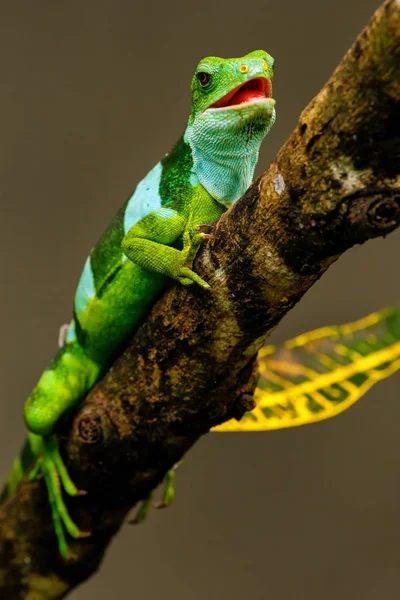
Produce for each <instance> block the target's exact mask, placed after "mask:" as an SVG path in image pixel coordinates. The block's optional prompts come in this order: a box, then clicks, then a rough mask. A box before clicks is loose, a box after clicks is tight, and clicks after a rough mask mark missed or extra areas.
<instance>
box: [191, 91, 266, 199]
mask: <svg viewBox="0 0 400 600" xmlns="http://www.w3.org/2000/svg"><path fill="white" fill-rule="evenodd" d="M274 106H275V101H274V100H272V98H265V99H262V100H260V101H258V102H248V103H243V104H240V105H237V106H234V107H229V108H210V109H208V110H205V111H204V112H202V113H201V114H199V115H197V116H196V117H195V118H194V119H193V118H191V119H190V120H189V123H188V126H187V128H186V131H185V138H184V139H185V141H186V142H188V143H189V145H190V147H191V150H192V156H193V170H194V171H195V173H196V175H197V177H198V178H199V181H200V183H201V184H202V185H203V186H204V187H205V189H206V190H207V191H208V193H209V194H211V196H213V198H215V199H216V200H217V201H218V202H220V203H221V204H223V205H224V206H226V207H229V206H231V205H232V204H233V203H234V202H236V200H238V199H239V198H240V197H241V196H242V195H243V194H244V192H245V191H246V190H247V189H248V187H249V186H250V185H251V182H252V180H253V174H254V169H255V166H256V164H257V160H258V153H259V149H260V145H261V142H262V140H263V139H264V137H265V136H266V134H267V133H268V131H269V130H270V128H271V127H272V125H273V123H274V121H275V108H274Z"/></svg>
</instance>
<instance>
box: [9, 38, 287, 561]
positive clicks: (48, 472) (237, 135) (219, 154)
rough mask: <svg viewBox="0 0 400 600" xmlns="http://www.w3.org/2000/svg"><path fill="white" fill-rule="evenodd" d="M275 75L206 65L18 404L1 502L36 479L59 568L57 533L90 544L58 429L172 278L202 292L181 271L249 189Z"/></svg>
mask: <svg viewBox="0 0 400 600" xmlns="http://www.w3.org/2000/svg"><path fill="white" fill-rule="evenodd" d="M272 77H273V59H272V57H271V56H269V55H268V54H267V53H266V52H264V51H262V50H257V51H255V52H251V53H250V54H247V55H246V56H244V57H241V58H231V59H222V58H218V57H208V58H205V59H203V60H202V61H201V62H200V63H199V65H198V67H197V69H196V72H195V74H194V76H193V80H192V86H191V90H192V111H191V115H190V118H189V121H188V124H187V127H186V129H185V132H184V134H183V135H182V137H181V138H180V139H179V140H178V142H177V144H176V145H175V147H174V148H173V149H172V150H171V152H170V153H169V154H167V155H166V156H165V158H164V159H163V160H161V162H159V163H157V165H156V166H155V167H154V168H153V169H152V170H151V171H150V172H149V173H148V175H147V176H146V177H145V178H144V179H143V180H142V181H141V182H140V183H139V184H138V186H137V187H136V189H135V191H134V193H133V195H132V196H131V197H130V198H129V199H128V200H127V202H125V204H124V205H123V206H122V208H121V209H120V210H119V212H118V213H117V214H116V216H115V218H114V220H113V221H112V223H111V224H110V225H109V227H108V229H107V230H106V231H105V233H104V234H103V236H102V237H101V239H100V240H99V242H98V243H97V244H96V245H95V246H94V248H93V249H92V250H91V252H90V255H89V257H88V259H87V261H86V263H85V266H84V269H83V272H82V276H81V279H80V281H79V284H78V288H77V291H76V296H75V303H74V311H73V318H72V321H71V323H70V324H69V327H68V330H67V334H66V339H65V343H64V345H63V347H62V348H61V349H60V351H59V352H58V354H57V355H56V356H55V358H54V359H53V361H52V362H51V363H50V365H49V367H48V368H47V369H46V370H45V371H44V373H43V374H42V376H41V377H40V379H39V381H38V383H37V385H36V387H35V389H34V390H33V392H32V393H31V395H30V396H29V398H28V400H27V401H26V404H25V409H24V418H25V423H26V426H27V429H28V432H29V435H28V444H27V445H26V446H25V448H24V451H23V453H22V455H21V457H20V458H19V459H17V460H16V462H15V464H14V468H13V471H12V473H11V475H10V477H9V479H8V482H7V486H6V489H5V491H4V493H3V498H5V497H7V496H8V495H9V494H10V492H11V491H12V490H13V489H14V488H15V487H16V485H17V484H18V482H19V481H20V480H21V479H22V477H24V476H25V475H27V474H28V473H29V472H30V476H31V478H34V477H36V475H37V474H38V473H41V474H42V475H43V477H44V479H45V482H46V485H47V489H48V494H49V500H50V505H51V510H52V515H53V521H54V528H55V532H56V535H57V539H58V546H59V550H60V553H61V555H62V556H63V557H64V558H65V559H69V558H71V553H70V550H69V548H68V544H67V537H66V534H67V533H68V534H69V535H70V536H72V537H73V538H79V537H82V536H85V535H88V534H87V533H85V532H82V531H80V530H79V529H78V527H77V526H76V525H75V523H73V521H72V520H71V518H70V516H69V514H68V512H67V509H66V506H65V503H64V500H63V491H64V492H66V493H67V494H69V495H71V496H75V495H77V494H79V493H84V492H80V491H79V490H77V488H76V486H75V485H74V483H73V482H72V481H71V479H70V477H69V475H68V472H67V470H66V468H65V466H64V464H63V461H62V459H61V456H60V454H59V451H58V443H57V435H56V427H57V423H58V421H59V419H60V417H61V416H62V415H63V414H64V413H65V412H66V411H69V410H71V409H72V408H73V407H74V406H76V405H77V404H78V403H79V402H80V401H81V400H82V399H83V398H84V396H85V395H86V394H87V392H88V391H89V390H90V388H91V387H92V386H93V385H94V384H95V383H96V381H98V379H99V378H100V376H101V375H102V374H103V373H104V372H105V371H106V370H107V368H108V367H109V366H110V365H111V363H112V361H113V359H114V358H115V356H116V355H117V354H118V351H119V350H120V348H121V347H122V346H123V345H124V344H125V343H126V342H127V340H128V338H129V337H130V336H132V333H133V332H134V331H135V329H136V328H137V327H138V326H139V325H140V323H141V322H142V321H143V320H144V318H145V316H146V315H147V313H148V312H149V310H150V309H151V307H152V305H153V304H154V302H155V300H156V299H157V297H158V296H159V295H160V294H161V293H162V292H163V290H164V289H165V287H166V286H167V285H168V282H169V281H170V280H171V279H174V280H176V281H179V282H180V283H181V284H182V285H185V286H190V285H193V284H196V285H198V286H200V287H201V288H203V289H205V290H207V289H208V288H209V285H208V283H207V282H205V281H203V280H202V279H201V278H200V277H199V276H198V275H197V274H196V273H194V272H193V271H192V270H191V268H190V264H191V262H192V260H193V258H194V256H195V254H196V251H197V249H198V247H199V245H200V244H201V242H202V240H203V239H204V238H206V237H209V236H207V234H206V233H204V229H206V228H205V225H207V224H212V223H213V222H215V221H216V220H217V219H218V218H219V217H220V215H221V214H222V212H224V211H225V210H226V208H228V207H229V206H231V205H232V204H233V203H234V202H236V200H238V199H239V198H240V197H241V196H242V194H243V193H244V192H245V191H246V189H247V188H248V187H249V185H250V184H251V181H252V177H253V173H254V168H255V165H256V162H257V159H258V151H259V147H260V144H261V141H262V139H263V138H264V137H265V135H266V134H267V133H268V131H269V129H270V128H271V126H272V124H273V123H274V120H275V108H274V106H275V101H274V100H273V99H272V97H271V92H272V86H271V81H272ZM200 225H202V227H200ZM34 465H36V466H35V467H34V469H33V470H32V467H33V466H34ZM173 479H174V474H173V475H171V474H170V475H169V477H167V485H166V491H165V495H164V496H165V497H164V504H168V503H169V502H170V501H171V500H172V498H173ZM148 505H149V503H147V504H145V507H144V509H143V510H142V513H143V514H144V513H145V512H146V510H148ZM143 514H142V515H140V514H139V517H138V518H139V520H140V519H141V517H142V516H143Z"/></svg>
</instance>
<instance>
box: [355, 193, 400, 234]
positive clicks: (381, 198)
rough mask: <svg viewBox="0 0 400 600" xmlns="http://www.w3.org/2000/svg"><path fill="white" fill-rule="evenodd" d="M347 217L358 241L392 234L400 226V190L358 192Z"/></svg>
mask: <svg viewBox="0 0 400 600" xmlns="http://www.w3.org/2000/svg"><path fill="white" fill-rule="evenodd" d="M347 200H349V199H347ZM347 215H348V221H349V222H348V227H350V228H351V229H353V231H354V235H357V236H358V238H359V239H357V240H356V241H360V242H362V241H365V240H366V239H369V238H372V237H376V236H378V235H382V234H384V233H390V232H391V231H393V229H395V228H396V227H397V226H398V225H399V224H400V190H396V189H391V188H383V189H375V190H365V191H363V192H358V193H357V194H354V195H353V196H351V197H350V201H349V204H348V211H347Z"/></svg>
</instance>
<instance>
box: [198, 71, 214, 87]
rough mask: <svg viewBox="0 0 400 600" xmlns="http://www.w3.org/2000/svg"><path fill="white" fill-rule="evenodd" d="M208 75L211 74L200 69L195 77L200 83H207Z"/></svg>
mask: <svg viewBox="0 0 400 600" xmlns="http://www.w3.org/2000/svg"><path fill="white" fill-rule="evenodd" d="M210 77H211V75H210V74H209V73H206V72H205V71H200V73H197V79H198V80H199V82H200V85H207V83H208V82H209V81H210Z"/></svg>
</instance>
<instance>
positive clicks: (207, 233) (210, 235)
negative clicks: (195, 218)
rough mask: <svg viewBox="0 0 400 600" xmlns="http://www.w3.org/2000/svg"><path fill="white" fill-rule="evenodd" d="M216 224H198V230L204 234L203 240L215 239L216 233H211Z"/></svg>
mask: <svg viewBox="0 0 400 600" xmlns="http://www.w3.org/2000/svg"><path fill="white" fill-rule="evenodd" d="M213 227H214V225H207V224H201V225H197V229H198V231H200V233H201V234H202V237H203V240H213V239H215V235H214V234H213V233H210V232H211V231H212V229H213Z"/></svg>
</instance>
